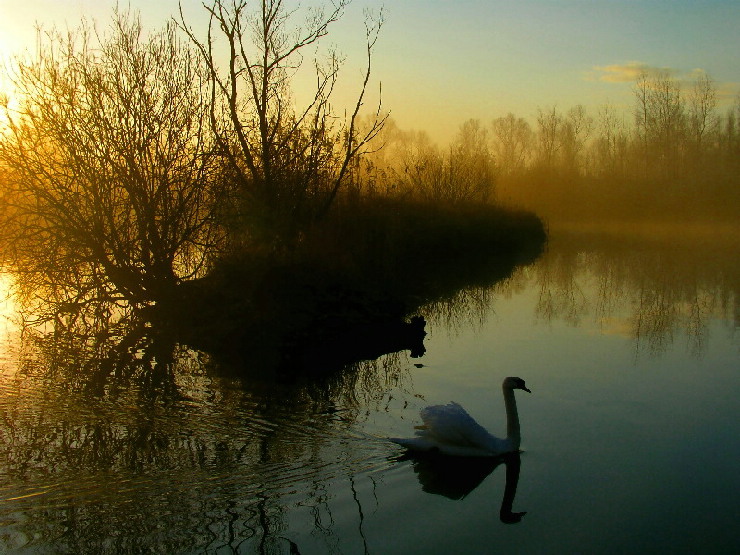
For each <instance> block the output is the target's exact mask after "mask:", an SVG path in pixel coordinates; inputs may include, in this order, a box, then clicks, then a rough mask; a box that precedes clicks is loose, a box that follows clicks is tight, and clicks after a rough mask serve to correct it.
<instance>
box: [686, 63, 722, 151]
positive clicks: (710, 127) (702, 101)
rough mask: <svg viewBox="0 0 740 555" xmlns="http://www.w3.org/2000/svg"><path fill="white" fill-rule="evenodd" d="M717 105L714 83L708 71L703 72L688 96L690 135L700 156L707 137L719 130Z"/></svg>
mask: <svg viewBox="0 0 740 555" xmlns="http://www.w3.org/2000/svg"><path fill="white" fill-rule="evenodd" d="M716 107H717V91H716V89H715V88H714V83H713V82H712V79H711V78H710V77H709V76H708V75H707V74H706V73H701V74H700V75H699V76H698V77H697V78H696V80H695V81H694V85H693V87H692V90H691V92H690V93H689V98H688V112H689V113H688V124H689V135H690V138H691V142H692V143H693V146H694V150H695V152H696V155H697V156H699V157H701V156H702V153H703V150H704V148H705V146H706V145H705V142H706V139H707V137H708V136H710V135H712V134H713V133H714V132H716V131H717V128H718V125H719V121H718V119H717V117H716V116H715V115H714V109H715V108H716Z"/></svg>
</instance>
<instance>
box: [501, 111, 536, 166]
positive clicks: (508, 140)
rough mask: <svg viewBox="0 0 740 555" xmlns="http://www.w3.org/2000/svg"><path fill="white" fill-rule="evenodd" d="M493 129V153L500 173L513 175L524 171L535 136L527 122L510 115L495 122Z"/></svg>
mask: <svg viewBox="0 0 740 555" xmlns="http://www.w3.org/2000/svg"><path fill="white" fill-rule="evenodd" d="M491 127H492V130H493V153H494V155H495V157H496V162H497V164H498V166H499V168H500V171H501V172H503V173H507V174H512V173H516V172H517V171H520V170H522V169H523V168H524V166H525V164H526V162H527V159H528V157H529V156H530V155H531V152H530V151H531V148H532V140H533V135H534V133H533V132H532V128H531V127H530V125H529V123H527V120H525V119H524V118H518V117H516V116H515V115H514V114H512V113H509V114H507V115H506V116H505V117H502V118H496V119H495V120H493V123H492V124H491Z"/></svg>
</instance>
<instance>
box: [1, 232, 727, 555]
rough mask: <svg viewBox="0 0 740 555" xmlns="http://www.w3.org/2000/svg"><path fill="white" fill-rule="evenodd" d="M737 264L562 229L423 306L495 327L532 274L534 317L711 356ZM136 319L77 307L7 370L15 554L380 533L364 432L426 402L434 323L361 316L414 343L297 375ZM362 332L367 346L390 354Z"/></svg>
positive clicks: (380, 454)
mask: <svg viewBox="0 0 740 555" xmlns="http://www.w3.org/2000/svg"><path fill="white" fill-rule="evenodd" d="M725 252H727V251H725ZM730 252H731V251H730ZM738 264H739V263H738V261H737V259H736V258H735V259H731V258H727V257H721V256H717V255H716V254H714V251H713V250H712V249H711V248H707V246H706V245H704V246H703V248H699V249H689V248H685V247H684V248H680V249H679V248H671V247H665V246H661V245H651V246H650V248H646V247H644V245H643V244H642V243H640V242H639V241H636V242H634V243H629V242H626V243H625V241H624V240H621V241H619V242H616V241H614V242H613V241H610V240H608V238H604V237H596V236H591V237H590V238H588V239H587V240H584V239H583V237H580V238H575V237H563V236H560V237H558V236H557V235H556V236H555V237H553V238H552V239H551V248H550V252H549V253H547V254H546V255H545V256H544V257H543V258H542V259H540V260H539V261H538V263H537V264H536V265H533V266H530V267H525V268H521V269H519V270H518V271H517V272H516V273H515V274H514V275H513V276H512V277H510V278H509V279H508V280H506V281H504V282H502V283H499V284H497V285H493V286H489V287H484V286H479V287H471V288H469V289H466V290H464V291H461V292H459V293H458V294H457V295H456V296H455V297H454V299H452V300H440V301H437V302H436V303H434V304H430V305H428V306H427V307H425V308H424V309H423V310H422V311H421V312H422V314H423V315H424V318H425V319H426V320H427V321H428V322H430V325H431V326H432V327H434V326H439V327H444V328H447V329H450V330H452V332H453V333H454V331H455V329H463V328H464V327H465V326H470V325H471V324H472V325H480V324H481V323H482V322H483V321H484V320H485V318H486V317H487V315H489V314H491V313H492V312H491V306H492V304H494V303H495V302H496V299H497V298H499V297H501V296H509V295H513V294H515V293H516V292H518V291H522V290H524V289H526V288H528V287H531V285H532V284H537V285H538V291H539V303H538V304H537V305H536V311H537V316H538V317H539V318H542V319H544V320H546V321H549V320H551V319H558V318H559V319H564V320H566V321H567V322H569V323H571V324H573V325H586V324H587V323H588V321H589V320H590V319H593V320H594V321H595V322H596V323H597V324H598V325H599V326H600V327H601V328H602V329H604V330H606V331H609V332H617V333H625V334H627V335H629V336H630V337H632V338H633V339H634V341H635V345H636V353H638V354H639V353H640V352H642V350H644V349H645V346H646V345H647V348H648V350H649V351H650V352H651V353H653V354H660V353H661V352H662V349H664V348H666V347H667V346H668V345H669V344H670V342H671V341H674V340H675V338H676V337H678V336H679V332H680V333H681V334H685V335H686V337H688V338H689V340H690V343H689V350H690V352H692V353H694V354H697V355H699V354H701V352H702V349H703V348H704V345H706V341H707V334H708V333H709V330H710V327H709V321H710V320H711V319H712V318H714V317H715V316H717V315H719V316H722V317H724V318H727V319H728V320H729V321H731V322H732V315H733V314H737V304H738V303H737V298H738V289H737V284H738V283H740V280H738V277H739V276H740V272H739V271H738ZM625 307H626V308H625ZM131 316H132V315H127V314H121V315H115V317H113V316H111V318H110V319H109V320H108V324H107V325H106V326H103V325H101V324H100V322H97V323H96V324H95V325H91V326H90V327H86V326H81V325H79V323H80V320H79V318H78V320H77V321H76V322H75V324H76V325H68V326H66V327H65V326H64V325H63V324H64V323H65V322H67V323H68V322H69V321H70V315H64V314H63V315H61V316H60V318H59V320H58V321H57V322H56V324H57V325H56V326H55V328H54V329H53V330H52V331H50V332H49V333H45V334H44V333H33V332H32V330H24V332H23V343H22V349H21V364H20V367H19V369H18V371H17V372H16V373H15V374H14V375H13V376H12V377H11V378H8V377H7V372H6V377H5V378H4V382H3V384H2V392H3V396H2V397H1V398H0V416H1V418H0V460H1V461H2V464H1V465H0V495H1V496H2V499H3V500H4V503H3V512H2V534H1V535H0V546H1V547H2V549H6V550H10V551H12V550H15V549H18V550H21V549H24V548H25V549H37V548H39V549H46V548H47V547H50V546H51V547H53V549H54V550H55V551H56V552H82V553H84V552H132V551H133V552H136V551H144V550H149V549H151V548H153V546H156V549H157V550H159V551H162V552H182V551H217V550H219V549H222V548H223V549H227V550H229V549H230V550H235V551H239V550H241V551H250V552H251V551H257V552H265V553H266V552H291V551H293V552H298V551H300V549H301V546H302V545H305V544H306V543H310V544H311V545H316V544H317V542H318V543H319V544H321V545H323V546H324V547H325V548H326V550H327V551H352V552H357V551H362V550H363V549H366V548H367V546H366V545H365V532H364V528H363V523H364V521H365V519H366V516H367V515H368V514H370V512H371V511H370V510H371V508H372V507H367V506H366V505H367V499H368V497H369V498H370V499H374V492H371V493H368V492H367V491H366V490H361V488H360V487H359V484H358V481H357V478H358V475H359V474H360V473H362V475H363V476H365V477H368V480H367V481H365V482H363V484H368V483H372V484H374V482H373V480H374V479H375V478H374V477H375V476H382V475H384V474H385V473H386V471H390V467H391V466H392V465H394V464H395V462H394V461H391V460H389V459H388V448H389V447H388V445H387V444H386V443H385V442H383V441H374V440H373V438H369V437H366V436H364V435H359V434H361V432H358V430H359V429H362V423H363V422H364V421H366V420H367V419H368V418H369V415H372V414H378V413H383V412H385V411H386V410H387V407H388V406H389V405H391V404H392V402H398V400H396V401H392V399H391V398H392V396H394V395H396V396H397V395H398V394H399V392H400V394H402V395H405V398H407V399H409V398H412V397H413V395H414V391H413V389H412V385H411V380H410V374H409V372H410V367H412V364H410V361H409V360H408V358H407V357H408V356H409V354H410V352H411V351H414V352H415V353H418V352H419V350H420V348H421V349H423V336H424V327H423V326H422V325H421V323H420V321H418V320H417V321H416V323H413V322H406V323H402V322H395V323H394V324H393V326H391V327H390V328H388V329H386V330H385V332H383V331H381V330H377V329H376V330H374V331H373V333H370V332H369V330H367V329H366V330H365V332H366V333H367V335H368V336H370V335H373V336H375V339H378V340H379V341H380V342H381V343H383V345H384V346H385V347H388V349H387V350H389V351H393V350H395V351H400V352H396V353H395V354H388V355H385V356H382V357H380V358H378V359H376V360H373V361H363V360H359V359H357V360H354V361H352V360H349V361H347V360H345V361H344V362H342V361H333V362H332V364H331V365H329V366H332V367H333V368H334V369H335V370H336V368H339V367H340V366H342V365H343V364H346V363H347V362H349V366H348V367H346V368H344V369H341V370H339V371H330V372H328V373H324V374H317V373H315V372H313V373H309V374H298V375H295V374H293V375H290V374H285V373H280V372H278V373H274V374H269V373H264V372H260V360H252V361H250V360H248V359H242V360H240V361H239V362H233V361H229V360H220V359H216V358H214V357H213V356H212V355H210V354H207V353H205V352H203V351H198V350H194V349H191V348H189V347H188V346H187V345H184V344H181V343H180V342H179V341H178V338H177V337H173V336H172V335H171V334H169V333H168V332H167V330H166V329H163V328H161V327H158V326H156V325H154V324H152V323H150V322H147V321H146V320H144V319H136V318H133V317H131ZM735 323H737V319H735ZM389 329H390V331H388V330H389ZM359 343H360V344H362V343H363V342H362V341H360V342H359ZM364 347H368V348H367V349H365V350H364V351H363V353H364V354H363V355H362V356H364V357H367V358H372V357H373V356H377V355H378V354H379V353H380V352H382V349H380V348H379V347H378V348H369V347H372V345H370V346H368V345H364ZM325 348H328V347H325V346H318V347H316V348H315V349H314V350H313V351H312V352H309V353H307V354H306V353H304V355H305V357H304V358H306V359H308V360H304V362H306V363H307V366H310V367H317V366H320V361H321V357H322V353H323V352H324V351H325ZM329 358H330V359H331V358H332V357H329ZM293 360H295V358H293ZM396 399H397V397H396ZM488 462H489V464H490V462H491V461H488ZM503 462H505V463H506V470H507V487H506V492H505V494H504V503H503V504H502V506H501V511H500V516H501V519H502V520H503V521H504V522H515V521H517V520H520V519H521V516H523V515H522V513H515V512H513V499H514V493H515V490H516V478H515V474H516V476H517V477H518V468H519V465H518V460H516V461H515V460H513V459H507V460H504V461H503ZM412 467H413V471H414V472H416V474H417V477H418V479H419V481H420V483H421V484H422V487H423V488H424V489H425V490H426V491H429V492H431V493H441V494H442V495H446V496H447V497H457V498H460V497H464V496H465V495H467V493H468V492H469V491H471V490H472V488H471V484H472V487H476V486H477V484H479V483H481V482H482V481H483V480H484V479H485V477H486V476H487V475H488V474H489V473H490V472H492V471H493V469H494V468H495V464H494V465H492V466H490V468H488V467H486V468H483V469H482V471H480V472H472V471H471V470H470V469H469V468H468V469H467V471H466V472H465V473H463V474H465V475H466V477H467V478H470V479H471V481H470V482H469V483H467V484H463V485H461V484H457V483H454V480H453V483H451V482H450V480H449V477H450V475H449V474H447V479H445V478H444V476H445V475H444V473H442V478H441V479H440V472H439V468H437V467H435V465H434V464H431V465H430V463H429V462H428V461H413V462H412ZM376 473H377V474H376ZM371 487H374V485H373V486H371ZM376 502H377V501H376ZM348 507H349V508H350V509H351V510H350V509H348ZM348 519H350V520H353V522H352V526H349V527H348V526H347V522H346V521H347V520H348ZM358 523H359V525H358ZM349 529H351V530H353V532H348V530H349ZM308 537H310V541H307V540H306V538H308Z"/></svg>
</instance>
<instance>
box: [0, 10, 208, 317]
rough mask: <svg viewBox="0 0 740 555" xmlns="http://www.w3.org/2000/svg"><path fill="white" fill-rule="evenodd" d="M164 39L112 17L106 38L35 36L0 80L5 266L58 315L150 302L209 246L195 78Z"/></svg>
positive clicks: (171, 29) (181, 50)
mask: <svg viewBox="0 0 740 555" xmlns="http://www.w3.org/2000/svg"><path fill="white" fill-rule="evenodd" d="M176 33H177V29H176V27H175V26H174V25H168V26H167V27H165V28H164V29H163V30H161V31H159V32H156V33H152V34H150V35H147V36H145V35H144V34H143V32H142V28H141V23H140V20H139V18H138V17H134V16H131V15H129V14H122V13H118V12H116V14H115V16H114V18H113V22H112V27H111V28H110V30H109V32H108V33H107V34H103V35H101V34H98V33H96V32H94V31H93V30H92V29H91V28H90V26H87V25H83V26H82V27H81V28H80V29H79V31H78V32H77V33H76V34H70V35H68V36H62V35H60V34H58V33H49V34H48V35H46V36H42V37H41V38H40V50H39V52H38V55H37V57H36V58H35V59H31V60H28V61H22V60H19V61H18V62H17V64H16V65H15V69H14V70H13V72H12V75H11V81H12V83H13V85H14V87H15V89H16V90H17V91H18V92H19V96H20V98H21V99H22V104H21V107H20V109H18V110H14V109H12V108H10V107H9V106H8V105H7V104H6V106H5V116H6V119H7V122H8V123H7V126H6V129H5V130H4V133H0V166H4V167H5V171H6V180H5V183H4V191H3V195H4V197H5V200H6V202H7V206H8V208H7V209H8V212H9V214H8V217H7V218H6V220H5V222H4V225H3V226H2V230H1V232H2V235H3V238H4V239H5V241H6V242H7V243H8V244H9V245H11V247H10V252H9V253H6V255H7V257H8V259H9V263H10V265H11V266H12V269H13V270H14V271H15V272H16V273H17V274H18V275H19V276H21V278H22V281H23V283H24V284H25V285H27V286H28V290H29V291H33V292H34V294H36V295H41V296H42V298H43V299H44V300H46V301H50V302H51V303H52V305H53V306H56V307H57V308H59V307H65V310H67V312H68V313H70V314H76V313H79V312H80V311H81V310H82V309H83V308H84V307H86V306H87V305H89V304H90V303H93V304H95V302H98V301H107V302H113V303H116V302H124V303H125V304H127V305H128V306H140V305H145V304H148V303H152V302H164V301H165V300H167V299H168V298H169V297H170V295H171V294H172V291H173V289H174V287H175V285H176V284H177V283H178V282H180V281H181V280H185V279H188V278H191V277H193V276H196V275H198V274H199V273H202V271H203V270H204V265H206V264H207V263H208V257H209V255H211V254H212V252H213V248H214V246H215V245H217V244H218V240H219V230H218V227H217V226H216V225H215V224H214V220H213V217H212V215H213V214H212V200H213V197H214V196H215V192H214V187H216V186H217V185H218V183H219V173H218V172H219V169H218V165H217V164H216V163H215V159H214V156H213V155H212V151H213V147H212V145H211V142H210V133H209V130H208V120H207V117H208V112H207V110H206V106H207V103H206V101H207V100H208V99H207V97H206V96H204V95H203V89H202V87H201V85H203V84H205V82H206V77H207V75H206V74H205V73H204V71H203V67H202V65H201V63H200V61H199V59H198V57H197V55H196V54H195V53H194V52H192V50H191V49H190V48H189V47H188V45H187V44H182V43H181V42H180V41H179V40H178V38H177V34H176Z"/></svg>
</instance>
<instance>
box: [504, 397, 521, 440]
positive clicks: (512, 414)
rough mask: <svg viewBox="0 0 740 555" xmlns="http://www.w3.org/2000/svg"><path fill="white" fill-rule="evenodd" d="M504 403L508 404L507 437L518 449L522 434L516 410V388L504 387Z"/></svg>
mask: <svg viewBox="0 0 740 555" xmlns="http://www.w3.org/2000/svg"><path fill="white" fill-rule="evenodd" d="M504 404H505V405H506V439H508V440H509V441H510V442H511V443H512V445H513V446H514V447H515V448H516V449H518V448H519V443H520V442H521V439H522V436H521V433H520V432H519V413H518V412H517V410H516V399H515V398H514V390H513V389H510V388H508V387H505V388H504Z"/></svg>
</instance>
